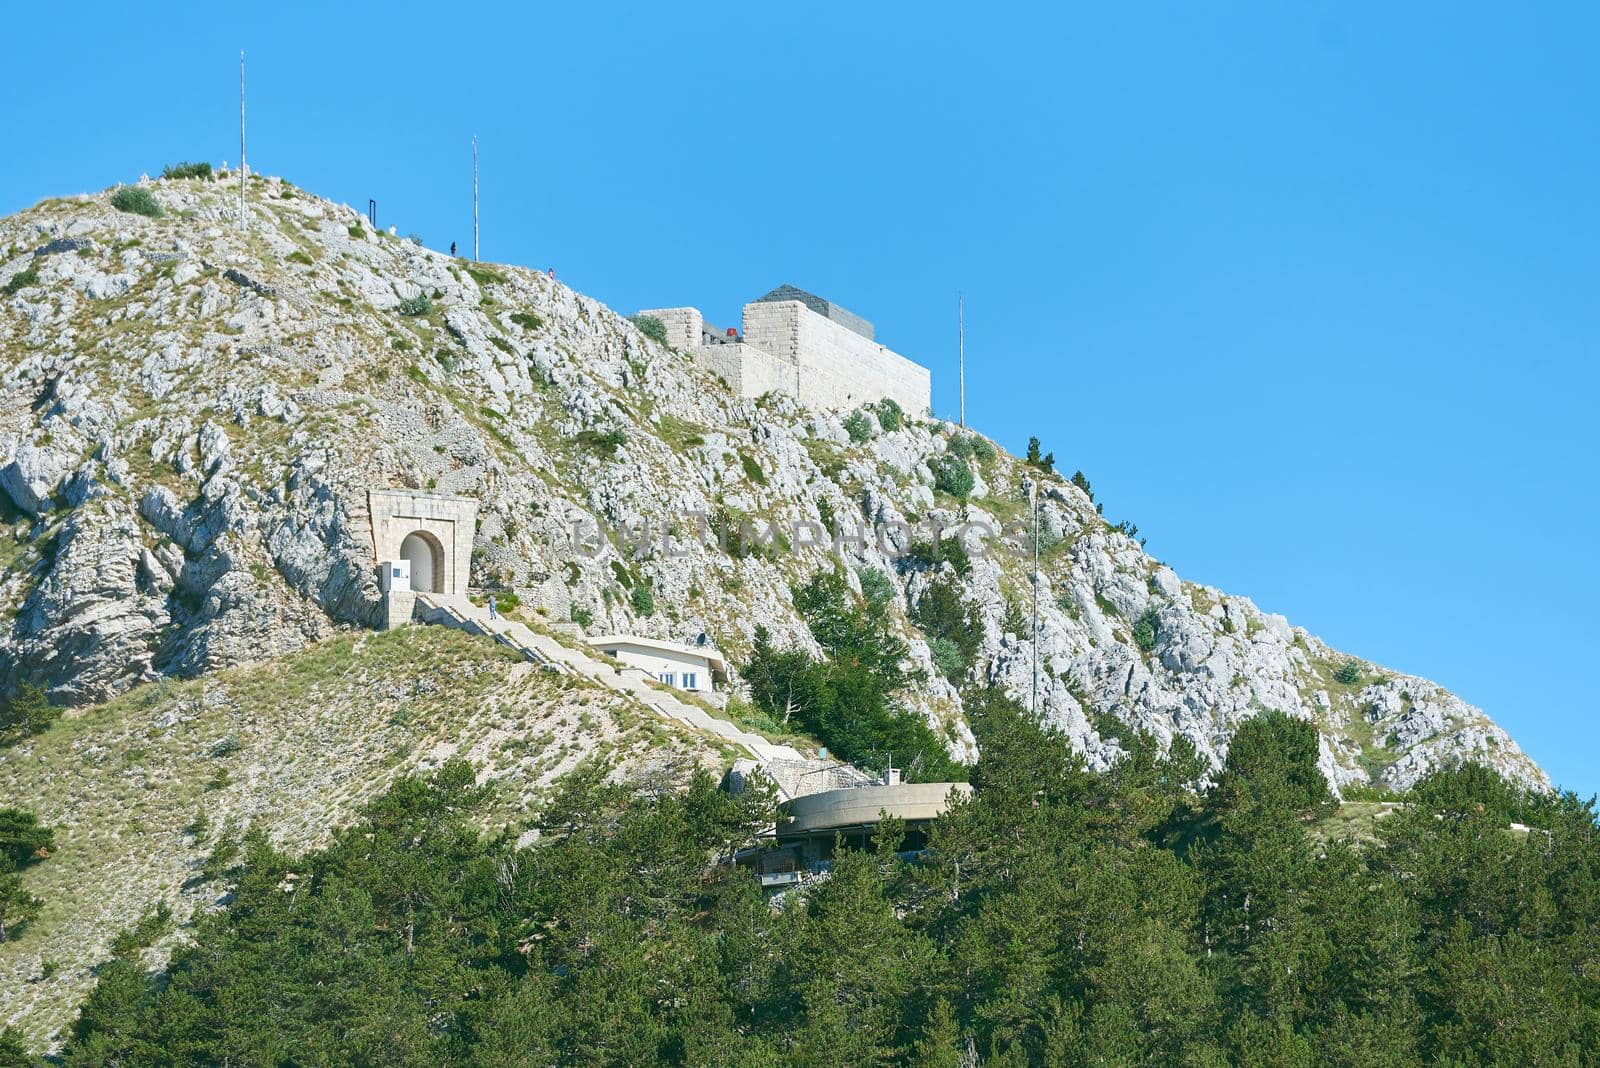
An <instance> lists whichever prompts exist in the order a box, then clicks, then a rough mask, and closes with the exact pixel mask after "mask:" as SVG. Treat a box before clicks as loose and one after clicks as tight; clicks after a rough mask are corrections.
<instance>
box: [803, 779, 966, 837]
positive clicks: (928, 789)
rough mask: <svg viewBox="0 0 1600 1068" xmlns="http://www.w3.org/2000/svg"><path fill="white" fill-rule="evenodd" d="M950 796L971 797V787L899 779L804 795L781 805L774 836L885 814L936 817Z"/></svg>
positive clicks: (862, 822) (865, 821)
mask: <svg viewBox="0 0 1600 1068" xmlns="http://www.w3.org/2000/svg"><path fill="white" fill-rule="evenodd" d="M952 795H954V796H956V797H971V796H972V786H971V785H970V784H968V783H964V782H902V783H895V784H894V785H892V786H856V787H852V788H849V789H844V790H825V791H823V792H822V793H816V794H806V795H804V796H801V797H797V798H795V799H794V800H793V801H789V802H786V803H785V804H784V805H783V806H782V815H781V816H780V817H779V819H778V828H777V831H778V837H779V838H787V837H793V836H799V835H806V834H815V833H819V832H822V833H827V832H832V831H837V830H843V829H845V828H847V827H866V826H871V825H873V824H875V823H877V822H878V820H879V819H880V818H881V817H882V816H883V815H884V814H885V813H887V814H888V815H890V816H893V817H895V818H897V819H902V820H905V821H906V822H907V823H910V822H914V821H918V820H931V819H936V818H937V817H939V816H942V815H943V814H944V812H945V810H946V809H947V808H949V807H950V798H951V796H952Z"/></svg>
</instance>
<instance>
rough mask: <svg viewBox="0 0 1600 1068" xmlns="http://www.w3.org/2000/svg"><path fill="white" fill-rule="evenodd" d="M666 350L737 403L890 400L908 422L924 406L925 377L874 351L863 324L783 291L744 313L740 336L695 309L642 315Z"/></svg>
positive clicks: (841, 404) (799, 292) (881, 348)
mask: <svg viewBox="0 0 1600 1068" xmlns="http://www.w3.org/2000/svg"><path fill="white" fill-rule="evenodd" d="M639 314H641V315H649V316H653V317H655V318H657V319H659V320H661V324H662V325H663V326H664V327H666V331H667V343H668V344H670V345H672V346H673V347H674V348H676V349H679V350H681V351H683V352H686V353H688V354H689V355H690V356H692V357H693V358H694V361H695V363H696V364H697V365H698V366H700V367H702V368H704V369H705V370H707V371H710V372H711V373H712V374H716V375H720V376H721V377H722V378H723V380H724V381H726V382H727V383H728V386H729V388H730V389H732V390H733V391H734V392H735V393H737V394H738V395H739V396H741V397H759V396H761V395H762V394H764V393H770V392H772V391H773V390H781V391H783V392H785V393H788V394H789V395H790V396H792V397H794V398H796V399H797V400H799V401H800V402H801V403H802V404H805V405H808V406H810V407H813V408H853V407H856V406H857V405H861V404H876V403H877V402H878V401H880V400H883V399H884V398H885V397H887V398H889V399H890V400H893V401H894V402H895V403H896V404H898V405H900V407H901V408H902V409H904V410H905V412H906V414H907V415H909V416H911V417H913V418H920V417H921V416H923V415H925V414H927V412H928V410H929V406H930V404H931V403H932V392H931V391H932V376H931V375H930V373H929V371H928V369H927V368H926V367H923V366H922V365H921V364H918V363H914V362H913V361H911V360H908V359H906V358H905V357H904V356H902V355H900V354H899V353H898V352H895V351H893V350H892V349H890V348H889V347H888V346H886V345H881V344H879V343H878V341H877V338H876V332H875V331H874V329H873V326H872V324H871V323H869V322H868V321H867V320H865V319H863V318H861V316H859V315H856V314H854V313H853V312H850V311H847V310H846V309H844V308H841V307H839V305H837V304H835V303H833V302H832V301H829V300H825V299H823V298H822V297H819V296H817V295H815V294H814V293H807V292H806V291H805V290H803V289H798V288H796V287H794V286H790V285H783V286H779V287H778V288H777V289H774V290H773V291H772V292H770V293H768V294H766V295H765V296H763V297H761V298H759V299H757V300H753V301H751V302H750V303H749V304H746V305H745V306H744V332H743V334H740V333H739V332H737V331H733V330H718V329H717V328H716V327H713V326H711V325H710V324H708V323H707V322H706V321H705V317H704V316H702V315H701V314H700V311H699V309H698V308H650V309H647V310H645V311H642V312H640V313H639Z"/></svg>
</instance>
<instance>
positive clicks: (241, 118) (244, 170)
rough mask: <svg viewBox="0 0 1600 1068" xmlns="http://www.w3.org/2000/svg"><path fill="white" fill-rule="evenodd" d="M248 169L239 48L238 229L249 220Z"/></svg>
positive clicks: (241, 52)
mask: <svg viewBox="0 0 1600 1068" xmlns="http://www.w3.org/2000/svg"><path fill="white" fill-rule="evenodd" d="M249 171H250V168H249V165H248V164H246V163H245V157H244V49H242V48H241V49H239V229H241V230H248V229H249V228H250V221H249V220H248V219H247V218H246V217H245V214H244V180H245V175H246V174H248V173H249Z"/></svg>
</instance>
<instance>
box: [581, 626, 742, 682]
mask: <svg viewBox="0 0 1600 1068" xmlns="http://www.w3.org/2000/svg"><path fill="white" fill-rule="evenodd" d="M588 641H589V644H590V645H592V646H594V647H595V648H596V649H598V650H600V651H601V652H602V653H605V654H606V655H607V656H610V657H614V658H615V659H616V660H618V661H619V662H621V663H623V664H626V665H627V666H628V667H632V668H638V669H639V670H640V671H643V672H644V673H645V674H646V675H649V676H650V677H651V678H653V679H655V680H656V681H657V682H660V683H663V684H665V685H667V686H671V687H673V688H675V689H679V690H688V691H690V692H693V693H710V692H711V691H712V690H715V689H716V685H715V683H716V682H717V680H719V679H720V680H721V681H723V682H727V681H728V663H727V661H725V660H724V659H723V658H722V654H721V653H720V652H718V651H717V649H716V647H715V646H713V645H710V644H706V645H680V644H679V643H678V642H668V641H662V640H661V639H659V638H642V637H640V636H639V635H637V634H607V635H604V636H601V637H598V638H590V639H589V640H588Z"/></svg>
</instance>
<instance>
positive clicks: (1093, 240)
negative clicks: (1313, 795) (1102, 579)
mask: <svg viewBox="0 0 1600 1068" xmlns="http://www.w3.org/2000/svg"><path fill="white" fill-rule="evenodd" d="M142 10H144V12H145V13H144V14H136V13H135V9H130V8H128V7H126V6H125V5H120V4H119V5H112V4H95V3H90V4H77V5H74V6H73V20H72V21H73V25H72V27H71V30H70V34H69V35H68V36H67V37H62V33H63V28H62V24H61V21H60V13H59V11H56V10H55V9H51V8H46V7H40V6H38V5H32V6H24V7H19V8H18V9H16V10H13V11H9V12H8V13H7V16H6V21H7V28H8V32H9V36H10V37H11V39H12V41H13V42H32V44H31V45H29V46H28V47H24V48H12V49H8V58H7V67H8V82H9V83H10V84H11V86H12V87H13V89H12V92H11V93H10V95H9V97H8V99H9V101H10V102H9V103H8V105H7V106H6V107H5V108H4V109H3V110H0V144H3V145H4V146H5V152H4V162H3V163H0V212H11V211H14V210H17V209H20V208H23V207H26V206H27V205H29V204H32V203H33V202H35V201H37V200H39V199H41V198H43V197H46V196H54V195H60V194H66V193H72V192H77V191H82V190H88V189H99V188H103V187H105V186H107V185H110V184H112V183H114V182H117V181H125V180H130V179H133V178H136V177H137V176H138V175H139V173H140V172H141V171H149V172H156V171H158V170H159V169H160V167H161V166H162V165H163V164H165V163H168V162H172V161H174V160H178V159H188V158H194V159H209V160H212V161H221V160H229V161H237V158H238V139H237V126H236V123H237V99H236V97H235V87H236V78H237V59H238V49H239V48H241V47H244V48H246V49H248V50H249V60H250V93H251V96H250V116H251V131H250V159H251V162H252V164H253V165H254V166H255V167H256V168H257V169H261V170H265V171H267V172H269V173H274V174H281V175H283V176H285V177H287V178H290V179H291V180H293V181H295V182H296V183H298V184H300V185H302V186H304V187H306V188H308V189H311V190H313V191H315V192H318V193H321V194H323V195H326V196H330V197H333V198H334V199H337V200H343V201H346V202H348V203H350V204H353V205H357V206H360V207H364V206H365V204H366V202H367V199H368V198H369V197H374V198H376V199H377V200H378V211H379V222H380V223H381V224H383V225H385V226H387V225H390V224H393V225H395V226H397V227H398V228H399V230H400V232H401V233H406V232H416V233H418V234H420V235H422V237H423V238H424V239H425V240H426V242H427V243H428V244H430V245H433V246H435V247H441V248H442V247H446V246H448V245H449V243H450V242H451V241H452V240H454V241H457V242H459V243H460V244H461V247H462V248H463V249H468V248H470V242H471V200H470V197H471V186H470V166H471V163H470V159H471V157H470V148H469V138H470V136H471V135H472V134H473V133H474V132H476V133H477V135H478V137H479V139H480V142H481V152H482V226H483V239H482V240H483V256H484V258H485V259H490V260H499V261H504V262H509V263H518V264H525V265H530V266H534V267H540V268H543V267H552V266H553V267H554V268H555V269H556V271H557V273H558V276H559V277H560V278H561V279H562V280H563V281H566V282H568V283H570V284H572V285H574V286H576V287H578V288H579V289H581V290H583V291H585V292H587V293H590V294H592V295H594V296H596V297H598V298H600V299H601V300H604V301H606V302H607V303H608V304H610V305H611V306H613V307H615V308H617V309H618V310H620V311H625V312H626V311H632V310H634V309H636V308H639V307H646V306H659V305H670V304H685V303H693V304H695V305H698V306H699V307H701V308H702V309H703V310H704V311H705V312H706V314H707V315H708V317H709V318H711V319H712V320H713V321H716V322H719V323H727V324H732V323H736V322H737V319H738V309H739V307H740V305H741V304H743V302H744V301H746V300H748V299H750V298H752V297H754V296H756V295H759V294H760V293H762V292H764V291H766V290H767V289H768V288H771V287H772V286H774V285H777V284H778V283H780V282H784V281H788V282H793V283H795V284H797V285H800V286H803V287H805V288H808V289H813V290H816V291H818V292H821V293H823V294H825V295H827V296H829V297H831V298H833V299H834V300H836V301H838V302H839V303H841V304H843V305H845V306H847V307H849V308H852V309H853V310H855V311H857V312H859V313H861V314H863V315H865V316H867V317H868V318H870V319H872V320H874V321H875V322H876V324H877V326H878V331H879V337H880V338H881V339H882V340H884V341H885V342H887V343H888V344H890V345H892V346H894V347H895V348H897V349H899V350H900V351H902V352H904V353H906V354H907V355H910V356H912V357H914V358H916V359H918V360H919V361H921V362H923V363H926V364H928V365H929V366H931V367H932V368H933V371H934V399H935V406H936V408H937V409H938V410H939V412H940V414H947V415H953V414H954V411H955V405H956V394H955V373H954V372H955V296H956V293H957V291H958V290H960V291H964V292H965V294H966V298H967V336H968V356H969V364H968V386H969V389H968V418H969V422H971V423H972V424H973V425H975V426H976V427H978V428H979V429H982V430H984V431H986V432H988V433H990V434H992V435H993V436H995V437H997V438H998V439H999V440H1001V441H1002V442H1003V443H1005V444H1006V445H1008V446H1010V447H1011V448H1013V449H1016V450H1019V451H1020V449H1021V448H1022V446H1023V445H1024V444H1025V442H1026V440H1027V438H1028V436H1029V435H1030V434H1037V435H1039V437H1041V438H1042V439H1043V440H1044V444H1045V447H1046V448H1048V449H1051V450H1053V451H1054V452H1055V454H1056V456H1057V457H1058V461H1059V463H1060V464H1061V466H1063V467H1065V468H1066V469H1067V470H1069V471H1070V470H1072V469H1074V468H1079V467H1081V468H1082V469H1083V470H1084V471H1085V472H1086V473H1087V474H1088V475H1089V477H1090V478H1091V479H1093V481H1094V485H1095V488H1096V490H1097V492H1098V494H1099V496H1100V498H1101V499H1102V500H1103V501H1104V502H1105V506H1106V514H1107V515H1108V516H1109V517H1110V518H1113V519H1122V518H1127V519H1131V520H1133V521H1134V522H1136V523H1137V524H1138V525H1139V527H1140V529H1141V531H1142V533H1143V534H1145V535H1146V536H1147V537H1148V538H1149V546H1148V548H1149V549H1150V551H1152V552H1153V553H1155V554H1156V555H1157V556H1158V557H1160V558H1162V559H1163V560H1165V561H1167V562H1169V563H1171V564H1172V565H1173V566H1174V567H1175V568H1177V570H1178V571H1179V573H1180V574H1182V575H1183V576H1184V577H1186V578H1190V579H1195V580H1198V581H1202V582H1207V583H1211V584H1214V585H1217V586H1221V587H1222V588H1224V589H1226V590H1228V591H1230V592H1234V593H1241V594H1245V595H1248V596H1250V597H1253V598H1254V599H1255V600H1256V601H1257V602H1258V603H1259V604H1260V605H1261V606H1262V607H1264V608H1266V609H1267V610H1269V611H1275V612H1282V613H1284V614H1286V615H1287V616H1288V617H1289V618H1290V620H1291V621H1292V622H1295V623H1297V624H1299V625H1302V626H1305V627H1307V628H1309V629H1310V630H1312V631H1313V632H1314V633H1316V634H1318V635H1320V636H1322V637H1323V638H1325V639H1326V640H1328V641H1329V642H1331V643H1333V644H1335V645H1336V646H1339V647H1341V648H1344V649H1346V650H1348V651H1350V652H1353V653H1356V654H1358V655H1361V656H1363V657H1367V658H1370V659H1373V660H1376V661H1379V662H1381V663H1384V664H1386V665H1389V666H1391V667H1394V668H1396V669H1400V670H1404V671H1409V672H1414V673H1417V674H1421V675H1425V676H1428V677H1430V678H1433V679H1436V680H1438V681H1439V682H1441V683H1443V684H1445V685H1447V686H1449V687H1451V688H1453V689H1455V690H1456V691H1457V692H1459V693H1461V694H1462V695H1463V696H1465V697H1466V698H1467V699H1468V700H1470V701H1472V702H1474V703H1476V704H1479V705H1481V706H1483V707H1484V708H1485V709H1486V710H1487V711H1488V712H1489V713H1490V714H1491V715H1492V716H1494V717H1495V718H1496V719H1497V720H1498V721H1499V722H1501V723H1502V724H1504V725H1505V726H1506V727H1507V728H1508V729H1509V730H1510V731H1511V732H1512V734H1513V736H1514V737H1516V738H1517V739H1518V741H1519V742H1520V743H1521V744H1522V745H1523V746H1524V748H1526V749H1527V750H1528V751H1529V752H1531V753H1532V754H1533V756H1534V757H1535V758H1536V759H1537V760H1538V761H1539V762H1540V763H1541V764H1542V765H1543V766H1544V767H1545V768H1546V769H1547V770H1548V771H1549V772H1550V773H1551V775H1552V776H1553V777H1554V779H1555V780H1556V782H1557V783H1558V784H1559V785H1561V786H1564V787H1568V788H1571V789H1575V790H1577V791H1578V792H1579V793H1581V794H1584V795H1585V796H1587V795H1588V794H1591V793H1594V792H1595V791H1596V790H1600V729H1597V727H1596V723H1595V713H1596V711H1597V705H1600V702H1597V701H1596V699H1595V696H1594V691H1593V689H1592V678H1593V675H1594V668H1595V667H1596V665H1597V664H1600V657H1597V656H1596V654H1595V651H1594V636H1593V634H1592V633H1591V632H1590V631H1589V629H1588V624H1589V622H1590V619H1591V617H1592V615H1593V614H1594V611H1595V605H1596V603H1597V601H1600V596H1597V595H1600V569H1597V567H1596V565H1595V563H1594V559H1593V556H1592V551H1593V549H1594V547H1595V545H1596V541H1597V534H1600V503H1597V493H1596V490H1597V488H1600V478H1597V476H1596V473H1595V463H1596V459H1597V452H1600V448H1597V443H1600V431H1597V430H1596V429H1595V418H1594V415H1593V412H1592V408H1593V406H1594V402H1595V399H1596V396H1597V392H1600V390H1597V387H1600V371H1597V370H1596V358H1597V356H1600V303H1597V301H1596V294H1597V291H1600V290H1597V285H1600V263H1597V258H1596V257H1597V250H1600V197H1597V193H1596V191H1597V190H1600V124H1597V123H1596V121H1595V116H1596V115H1597V114H1600V67H1597V65H1596V64H1595V63H1594V62H1593V54H1592V52H1593V41H1594V40H1595V39H1596V38H1597V36H1600V8H1595V7H1594V6H1593V5H1584V4H1577V3H1549V4H1541V5H1537V7H1536V8H1535V7H1534V6H1531V5H1530V6H1529V7H1528V8H1527V9H1526V10H1518V9H1515V8H1512V7H1507V6H1504V5H1489V4H1479V3H1466V4H1463V3H1449V4H1445V3H1413V4H1404V5H1396V4H1378V3H1351V2H1344V3H1337V4H1335V3H1321V4H1319V3H1306V4H1293V5H1286V4H1278V3H1259V4H1255V3H1229V4H1213V5H1196V4H1187V3H1171V4H1156V3H1151V4H1143V5H1122V4H1119V5H1111V4H1096V5H1080V6H1075V7H1072V8H1064V7H1063V6H1061V5H1053V4H1052V5H1039V6H1037V7H1023V6H1009V5H1004V4H992V5H980V6H973V5H959V6H957V5H951V6H942V5H938V4H928V3H924V4H917V5H908V6H904V7H895V6H890V5H856V4H852V5H833V4H814V5H808V6H806V7H804V8H796V7H794V6H793V5H756V4H729V5H725V6H724V5H715V6H713V5H702V6H699V7H696V8H693V9H689V8H687V7H683V6H680V5H673V6H671V7H670V8H669V7H668V6H665V5H662V6H655V5H649V6H647V5H639V6H638V7H637V8H636V9H630V8H621V7H605V6H601V5H595V4H587V5H577V4H570V5H538V6H533V5H524V4H507V5H503V6H500V7H495V6H494V5H488V6H485V7H484V8H483V9H482V10H479V11H471V10H469V9H468V7H467V6H466V5H459V6H457V7H450V6H448V5H447V6H445V7H441V6H440V5H437V4H429V5H407V4H384V5H373V6H370V7H363V6H357V5H304V6H303V5H297V4H295V3H288V2H278V3H275V4H272V5H270V6H269V5H261V6H260V8H259V13H257V14H251V13H244V14H240V15H238V16H234V15H231V14H230V13H229V10H228V6H227V5H224V6H223V7H218V6H217V5H215V4H204V5H200V4H195V5H186V4H167V5H160V6H159V7H150V8H146V9H142ZM50 42H57V44H51V43H50Z"/></svg>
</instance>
